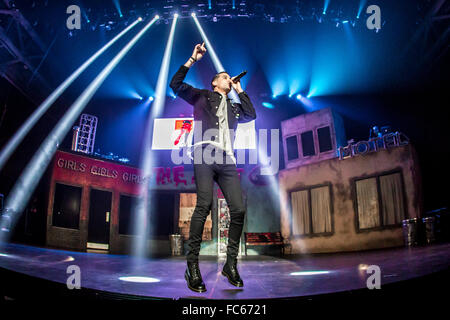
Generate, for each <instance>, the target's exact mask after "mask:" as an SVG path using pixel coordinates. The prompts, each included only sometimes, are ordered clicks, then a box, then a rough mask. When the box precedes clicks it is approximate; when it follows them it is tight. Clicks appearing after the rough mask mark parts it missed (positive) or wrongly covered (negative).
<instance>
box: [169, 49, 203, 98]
mask: <svg viewBox="0 0 450 320" xmlns="http://www.w3.org/2000/svg"><path fill="white" fill-rule="evenodd" d="M205 53H206V48H205V43H204V42H203V43H202V44H197V45H196V46H195V48H194V51H193V52H192V55H191V57H189V59H188V61H186V63H185V64H184V65H182V66H181V67H180V68H179V69H178V71H177V72H176V73H175V74H174V76H173V77H172V80H171V81H170V88H172V90H173V92H174V93H175V94H176V95H177V96H179V97H180V98H182V99H183V100H185V101H186V102H187V103H189V104H192V105H194V104H195V101H196V100H197V99H198V97H199V95H200V92H201V90H200V89H197V88H194V87H193V86H191V85H189V84H187V83H185V82H183V81H184V78H186V74H187V72H188V71H189V68H190V67H191V66H192V65H193V64H194V63H195V62H197V61H199V60H200V59H201V58H203V56H204V55H205Z"/></svg>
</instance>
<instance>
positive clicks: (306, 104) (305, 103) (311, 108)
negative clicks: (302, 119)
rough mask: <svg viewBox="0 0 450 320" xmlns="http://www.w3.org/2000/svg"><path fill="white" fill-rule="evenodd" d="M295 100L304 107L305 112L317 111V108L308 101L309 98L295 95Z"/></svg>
mask: <svg viewBox="0 0 450 320" xmlns="http://www.w3.org/2000/svg"><path fill="white" fill-rule="evenodd" d="M308 95H309V94H308ZM297 99H298V100H300V101H301V103H302V104H303V106H304V107H305V109H306V111H308V112H312V111H315V110H317V108H315V107H314V104H313V103H312V101H311V100H310V99H309V97H304V96H302V95H301V94H298V95H297Z"/></svg>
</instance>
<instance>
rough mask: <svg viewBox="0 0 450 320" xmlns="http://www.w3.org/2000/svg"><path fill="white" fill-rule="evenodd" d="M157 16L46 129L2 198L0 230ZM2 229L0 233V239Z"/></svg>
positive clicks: (11, 223) (16, 212)
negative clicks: (27, 161) (23, 168)
mask: <svg viewBox="0 0 450 320" xmlns="http://www.w3.org/2000/svg"><path fill="white" fill-rule="evenodd" d="M156 20H157V18H156V17H155V18H153V19H152V20H151V21H150V22H149V23H148V24H147V25H146V26H145V27H144V28H142V30H141V31H139V33H138V34H136V35H135V36H134V37H133V39H131V41H130V42H128V43H127V45H126V46H125V47H124V48H123V49H122V50H120V52H119V53H118V54H117V55H116V56H115V57H114V58H113V59H112V60H111V62H109V63H108V65H107V66H106V67H105V68H104V69H103V70H102V71H101V72H100V74H99V75H98V76H97V77H96V78H95V79H94V80H93V81H92V82H91V83H90V84H89V86H88V87H87V88H86V89H85V90H84V91H83V93H82V94H81V95H80V96H79V97H78V99H77V100H76V101H75V102H74V103H73V104H72V105H71V106H70V108H69V109H68V111H67V112H66V113H65V114H64V116H63V117H62V118H61V120H60V121H59V122H58V123H57V125H56V126H55V128H53V130H52V131H51V132H50V134H49V135H48V136H47V138H46V139H45V140H44V142H43V143H42V144H41V146H40V147H39V149H38V150H37V151H36V153H35V154H34V156H33V158H32V159H31V161H30V162H29V163H28V165H27V166H26V168H25V170H24V171H23V173H22V174H21V175H20V177H19V178H18V179H17V181H16V183H15V184H14V186H13V188H12V189H11V192H10V194H9V196H8V198H7V199H6V204H5V212H4V213H3V215H2V216H1V221H0V230H5V229H9V230H10V229H12V228H14V226H15V223H16V221H17V220H18V218H19V216H20V214H21V213H22V211H23V209H24V208H25V206H26V204H27V202H28V200H29V199H30V197H31V195H32V194H33V192H34V190H35V188H36V185H37V184H38V182H39V180H40V179H41V177H42V175H43V174H44V172H45V169H46V168H47V166H48V165H49V163H50V161H51V160H52V157H53V155H54V154H55V152H56V150H57V148H58V146H59V144H60V143H61V141H62V140H63V139H64V137H65V135H66V134H67V133H68V132H69V130H70V128H71V127H72V124H73V123H74V122H75V121H76V119H77V118H78V117H79V115H80V114H81V112H82V111H83V109H84V107H85V106H86V105H87V104H88V102H89V101H90V99H91V98H92V96H93V95H94V94H95V92H96V91H97V89H98V88H99V87H100V86H101V84H102V83H103V82H104V81H105V79H106V77H107V76H108V75H109V74H110V73H111V72H112V71H113V70H114V68H115V67H116V66H117V65H118V64H119V62H120V61H121V60H122V58H123V57H124V56H125V55H126V54H127V53H128V52H129V51H130V49H131V48H132V47H133V46H134V45H135V44H136V42H137V41H138V40H139V39H140V38H141V37H142V36H143V35H144V34H145V32H146V31H147V30H148V29H149V28H150V27H151V26H152V25H153V24H154V23H155V21H156ZM5 235H6V233H4V232H2V233H0V242H2V241H3V239H2V238H4V236H5Z"/></svg>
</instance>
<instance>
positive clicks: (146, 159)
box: [133, 15, 178, 256]
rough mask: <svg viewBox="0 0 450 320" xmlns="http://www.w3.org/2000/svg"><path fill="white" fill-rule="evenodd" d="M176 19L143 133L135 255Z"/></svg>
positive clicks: (140, 249) (141, 246)
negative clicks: (155, 128)
mask: <svg viewBox="0 0 450 320" xmlns="http://www.w3.org/2000/svg"><path fill="white" fill-rule="evenodd" d="M177 21H178V15H174V19H173V22H172V27H171V28H170V34H169V38H168V40H167V44H166V49H165V51H164V56H163V60H162V63H161V68H160V70H159V75H158V82H157V84H156V93H155V98H154V101H153V104H152V110H151V112H150V116H149V118H148V121H147V126H146V130H145V135H144V146H143V147H144V150H143V155H142V157H141V160H140V161H141V163H140V168H141V170H142V174H143V177H144V183H142V184H141V185H140V190H139V191H140V198H139V199H138V200H137V201H138V205H137V207H136V210H137V217H136V219H135V223H136V225H135V226H134V230H135V234H136V235H137V237H135V238H134V239H135V243H134V245H133V248H134V254H135V255H137V256H143V255H144V254H145V250H146V248H145V243H146V226H147V225H148V224H147V217H148V214H147V212H148V209H149V205H150V202H149V194H148V193H149V190H150V178H149V177H150V176H151V169H152V166H153V158H152V151H151V147H150V146H151V135H152V132H153V119H155V118H156V117H158V116H159V115H160V114H161V112H162V110H163V108H164V103H165V101H166V89H167V78H168V74H169V65H170V57H171V56H172V48H173V39H174V36H175V27H176V24H177Z"/></svg>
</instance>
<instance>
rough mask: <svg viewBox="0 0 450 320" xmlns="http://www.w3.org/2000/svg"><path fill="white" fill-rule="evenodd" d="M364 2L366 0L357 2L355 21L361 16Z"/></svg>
mask: <svg viewBox="0 0 450 320" xmlns="http://www.w3.org/2000/svg"><path fill="white" fill-rule="evenodd" d="M366 2H367V0H359V7H358V14H357V15H356V19H359V17H360V16H361V12H362V10H363V9H364V6H365V5H366Z"/></svg>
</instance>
